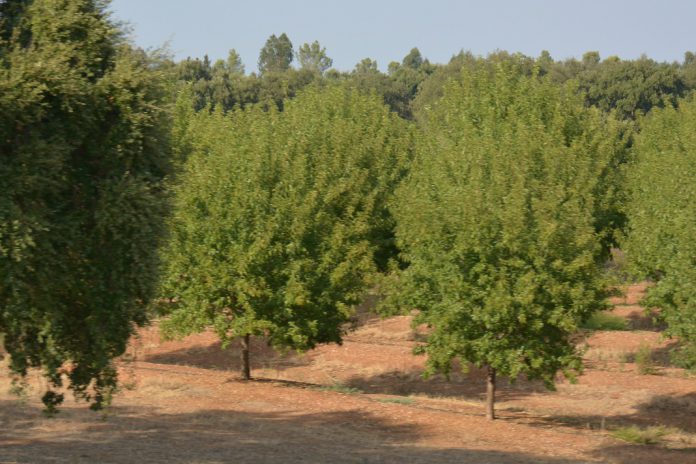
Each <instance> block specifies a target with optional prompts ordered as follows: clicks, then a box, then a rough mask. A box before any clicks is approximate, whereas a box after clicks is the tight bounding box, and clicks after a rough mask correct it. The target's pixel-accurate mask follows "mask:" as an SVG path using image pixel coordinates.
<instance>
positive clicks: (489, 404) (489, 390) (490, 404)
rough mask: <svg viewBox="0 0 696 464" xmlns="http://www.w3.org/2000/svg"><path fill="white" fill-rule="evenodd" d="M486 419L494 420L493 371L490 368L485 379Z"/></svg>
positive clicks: (489, 367)
mask: <svg viewBox="0 0 696 464" xmlns="http://www.w3.org/2000/svg"><path fill="white" fill-rule="evenodd" d="M486 419H488V420H493V419H495V369H494V368H493V367H491V366H488V378H487V379H486Z"/></svg>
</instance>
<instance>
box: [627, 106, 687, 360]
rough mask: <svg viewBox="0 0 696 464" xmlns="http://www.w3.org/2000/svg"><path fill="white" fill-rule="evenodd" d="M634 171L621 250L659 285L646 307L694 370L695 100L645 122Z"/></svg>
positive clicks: (652, 290)
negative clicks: (678, 343)
mask: <svg viewBox="0 0 696 464" xmlns="http://www.w3.org/2000/svg"><path fill="white" fill-rule="evenodd" d="M641 123H642V129H641V132H640V135H639V136H638V137H637V142H636V148H635V152H636V157H637V159H636V162H635V164H634V165H632V166H631V167H630V170H629V174H628V185H629V190H630V200H629V202H628V205H627V208H626V210H627V214H628V231H627V237H626V239H625V240H624V242H623V244H622V246H623V248H624V249H625V250H626V253H627V256H628V258H629V260H630V261H631V263H632V265H633V267H634V269H635V270H636V271H637V272H638V273H640V274H642V275H644V276H646V277H650V278H652V279H653V280H654V281H655V285H654V286H653V287H651V288H650V289H649V290H648V296H647V304H648V305H649V306H653V307H659V308H660V309H661V311H660V317H661V318H663V320H664V321H665V322H667V331H666V332H667V334H668V335H670V336H674V337H678V338H679V339H680V340H681V342H682V346H681V349H680V351H678V352H677V353H675V354H676V355H677V358H681V359H679V360H680V361H681V362H682V363H683V364H684V365H686V366H687V367H694V366H696V242H695V241H694V237H695V236H696V135H695V132H694V127H696V99H694V97H693V96H692V97H690V98H689V99H687V100H682V101H681V102H680V103H679V107H678V108H677V109H674V108H671V107H667V108H664V109H654V110H653V111H652V112H651V114H650V115H649V116H648V117H646V118H645V119H644V120H642V121H641Z"/></svg>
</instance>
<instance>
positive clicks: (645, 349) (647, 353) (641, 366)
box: [635, 345, 657, 375]
mask: <svg viewBox="0 0 696 464" xmlns="http://www.w3.org/2000/svg"><path fill="white" fill-rule="evenodd" d="M635 361H636V366H638V373H639V374H642V375H654V374H656V373H657V369H655V360H654V359H653V355H652V349H651V348H650V347H649V346H648V345H641V347H640V348H639V349H638V351H637V352H636V358H635Z"/></svg>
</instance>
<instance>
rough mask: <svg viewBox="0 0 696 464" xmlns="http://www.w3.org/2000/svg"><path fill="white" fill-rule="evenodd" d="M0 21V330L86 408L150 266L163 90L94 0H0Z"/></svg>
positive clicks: (96, 398) (112, 380)
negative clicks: (65, 384) (81, 399)
mask: <svg viewBox="0 0 696 464" xmlns="http://www.w3.org/2000/svg"><path fill="white" fill-rule="evenodd" d="M0 21H1V22H2V26H1V27H0V31H1V32H0V34H1V36H0V185H2V191H1V192H0V332H1V333H4V336H5V339H4V344H5V348H6V349H7V350H8V352H9V354H10V356H11V361H10V368H11V370H12V372H13V373H14V374H16V375H17V376H18V377H19V378H21V377H22V376H25V375H26V374H27V371H28V369H29V368H32V367H40V368H41V369H42V370H43V373H44V375H45V376H46V378H47V379H48V381H49V383H50V385H51V386H52V387H58V386H61V385H62V383H63V381H64V376H67V378H68V380H69V387H70V388H71V389H72V390H73V391H74V392H75V394H76V395H78V396H82V397H85V398H86V399H91V400H93V402H94V404H93V406H94V407H96V408H99V407H101V406H102V405H103V404H104V403H105V402H106V401H108V399H109V396H110V394H111V392H112V391H113V389H114V388H115V386H116V370H115V368H114V366H113V364H112V362H113V361H112V360H113V358H114V357H116V356H118V355H120V354H122V353H123V352H124V350H125V348H126V344H127V343H128V340H129V338H130V336H131V335H132V333H133V328H134V325H136V324H142V323H144V322H145V320H146V312H145V308H146V306H147V305H148V302H149V300H150V298H151V296H152V292H153V288H154V284H155V280H156V277H157V259H156V253H157V245H158V242H159V237H160V235H161V229H162V222H161V220H162V217H164V216H165V215H166V201H165V195H164V194H163V189H162V185H161V182H162V179H163V178H164V176H165V175H166V174H167V172H168V170H169V156H168V147H167V143H166V141H167V137H168V136H167V132H168V123H167V114H166V111H165V108H164V107H163V106H162V102H163V99H164V98H165V96H166V94H167V92H168V89H167V87H166V85H165V83H164V80H163V75H162V72H161V71H159V70H158V67H157V65H156V63H154V62H153V61H152V60H151V59H150V58H148V57H147V56H146V55H145V54H144V53H142V52H139V51H137V50H133V49H131V48H130V47H129V45H128V44H127V43H126V42H124V41H123V39H122V37H121V32H120V30H119V29H118V28H116V27H115V26H114V25H113V24H112V23H111V22H110V21H109V19H108V15H107V13H106V11H105V10H104V7H103V6H102V3H101V2H95V1H89V0H35V1H33V2H2V3H0ZM66 363H68V364H66ZM91 387H93V391H91V390H90V388H91ZM43 399H44V403H45V404H46V406H47V407H48V408H49V409H51V408H54V407H55V406H56V405H57V404H59V403H60V402H61V401H62V399H63V397H62V395H59V394H56V393H54V392H53V391H48V392H47V393H46V394H45V395H44V398H43Z"/></svg>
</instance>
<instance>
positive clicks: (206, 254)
mask: <svg viewBox="0 0 696 464" xmlns="http://www.w3.org/2000/svg"><path fill="white" fill-rule="evenodd" d="M293 56H294V54H293V52H292V45H291V44H290V41H289V39H288V38H287V37H286V36H285V35H281V36H280V37H271V38H270V39H269V42H268V43H267V44H266V47H264V50H263V51H262V53H261V57H260V61H259V69H260V74H259V75H255V74H254V75H251V76H247V75H246V74H245V73H244V68H243V66H242V63H241V60H240V59H239V56H238V55H237V54H236V53H231V54H230V57H229V59H228V60H226V61H220V62H217V63H215V64H213V65H210V63H209V62H207V60H203V61H200V60H185V61H184V62H182V63H178V64H174V63H171V62H168V61H167V60H159V61H158V60H154V59H153V57H151V56H147V55H146V54H144V53H142V52H139V51H137V50H134V49H133V48H132V47H131V46H130V45H129V44H128V43H126V42H125V41H124V40H123V38H122V36H121V33H120V31H119V29H118V28H117V27H115V26H114V25H113V23H112V22H111V21H110V20H109V18H108V12H107V11H106V10H105V9H104V6H103V2H101V1H93V0H33V1H28V0H8V1H4V2H0V89H1V90H2V91H1V92H0V109H2V111H1V112H0V123H1V124H0V134H1V135H2V137H0V161H1V162H0V179H1V180H2V186H3V189H2V192H0V332H1V333H2V335H3V337H4V346H5V349H6V350H7V351H8V352H9V354H10V357H11V360H10V368H11V370H12V371H13V372H14V373H15V374H16V375H17V378H18V379H19V381H21V379H22V378H23V377H25V376H26V374H27V372H28V369H30V368H34V367H36V368H42V369H43V370H44V374H45V375H46V377H47V378H48V379H49V381H50V382H51V385H52V389H51V390H49V391H48V392H47V393H46V395H45V396H44V402H45V403H46V405H47V407H49V408H55V406H56V405H57V404H59V403H60V402H61V401H62V399H63V398H62V395H60V394H58V393H55V392H54V391H53V389H54V387H60V386H62V384H63V382H64V380H65V379H66V378H67V380H68V381H69V385H68V386H69V387H70V388H71V389H73V391H75V393H77V394H78V396H83V397H85V398H87V399H90V400H92V401H93V405H94V407H97V408H98V407H101V406H102V405H103V404H105V403H106V402H108V400H109V396H110V395H111V393H112V392H113V391H114V389H115V388H116V385H117V375H116V368H115V367H114V364H113V360H114V359H115V358H116V357H118V356H119V355H121V354H122V353H123V352H124V350H125V348H126V345H127V342H128V339H129V337H130V336H131V335H132V333H133V331H134V330H135V327H136V326H137V325H142V324H144V323H145V322H147V319H148V316H149V314H150V313H149V311H148V310H149V308H150V307H151V302H152V301H153V299H154V298H155V297H156V296H157V297H159V298H157V299H156V300H155V301H158V302H159V303H160V304H159V305H158V307H159V311H160V314H164V315H166V316H167V319H166V320H165V322H164V323H163V328H164V329H165V331H167V332H168V333H169V334H170V335H173V336H176V335H183V334H187V333H191V332H195V331H200V330H204V329H206V328H208V327H212V328H214V330H215V331H216V333H217V334H218V336H219V337H220V338H221V339H222V340H223V342H225V343H229V342H230V341H231V340H233V339H234V338H239V339H241V340H242V344H243V345H242V346H243V350H242V353H243V366H244V369H243V376H244V377H246V378H249V377H250V375H251V373H250V367H249V352H248V345H249V344H248V340H249V337H250V336H252V335H262V336H264V337H267V339H268V341H269V343H270V344H272V345H273V346H275V347H278V348H292V349H296V350H306V349H310V348H312V347H314V346H315V345H316V344H318V343H326V342H340V341H341V337H342V335H343V330H344V327H345V324H344V323H345V322H346V321H347V320H348V317H349V316H350V314H351V308H352V306H353V305H355V304H356V303H357V302H359V301H360V299H361V298H362V297H363V295H364V294H365V293H366V292H367V291H369V290H371V289H376V288H377V289H379V290H380V291H381V293H382V294H383V296H384V299H383V302H382V311H383V312H384V313H385V314H388V313H392V312H398V311H411V310H412V309H413V308H417V309H418V315H417V317H416V319H415V323H425V324H427V325H428V326H430V327H431V331H430V333H429V335H428V338H427V340H426V341H425V342H424V343H422V344H421V345H420V347H419V348H418V351H419V352H421V353H424V354H426V355H427V356H428V366H429V372H431V373H432V372H444V373H447V372H449V370H450V369H451V368H452V363H453V361H455V360H458V361H459V364H460V365H461V366H466V365H468V364H469V363H473V364H475V365H478V366H481V367H485V368H487V369H488V372H489V376H488V378H489V381H488V391H489V403H488V404H489V406H488V416H489V417H490V418H493V417H494V411H493V400H494V393H495V379H496V376H497V375H504V376H506V377H508V378H511V379H514V378H516V377H517V376H519V375H526V376H527V377H530V378H537V379H541V380H543V381H544V382H545V383H546V384H547V386H549V387H553V380H554V377H555V375H556V374H557V373H558V372H559V371H561V372H563V373H564V374H565V375H566V376H568V377H571V378H572V377H573V376H574V375H576V374H577V373H578V372H579V371H580V370H581V367H582V364H581V362H580V361H581V360H580V354H579V353H578V352H577V349H576V347H575V346H574V344H573V343H572V342H571V336H572V335H573V333H575V332H576V331H577V329H578V327H579V325H580V324H582V322H583V321H584V320H586V319H587V318H588V317H589V316H590V315H591V314H592V313H593V312H595V311H597V310H598V309H602V308H604V307H605V297H606V290H607V285H606V281H605V279H604V278H603V274H602V264H603V263H604V262H605V260H606V259H607V256H608V253H607V252H608V248H609V245H611V244H615V243H616V241H617V238H620V237H625V238H623V239H622V244H624V246H625V248H626V249H627V250H628V253H629V257H631V258H632V259H633V260H634V263H635V268H636V269H637V270H638V271H640V272H641V273H643V274H645V275H649V276H651V277H652V278H654V279H655V280H656V281H657V282H658V284H657V285H656V286H655V287H654V289H653V290H652V291H651V294H650V295H651V298H652V300H651V301H653V302H655V304H659V305H660V306H661V307H662V308H663V313H662V314H663V315H664V318H665V320H666V321H667V322H668V324H669V326H670V334H672V335H675V336H678V337H680V339H682V340H683V342H684V343H685V345H684V347H685V349H683V350H682V356H684V357H685V359H687V360H693V359H694V357H693V353H694V351H696V350H694V348H693V346H695V344H696V332H694V330H695V329H694V322H693V321H694V314H696V309H695V307H694V298H693V294H694V285H695V284H696V276H695V273H696V262H695V261H694V260H695V258H694V256H695V254H694V253H695V251H694V248H693V247H694V245H693V243H692V241H691V240H690V238H691V237H692V236H693V232H694V230H696V224H695V222H696V211H695V206H694V205H695V204H696V203H695V202H694V199H695V198H694V196H695V195H696V194H695V193H694V189H693V186H694V185H696V182H694V181H695V180H696V168H694V166H696V164H694V161H695V160H694V159H693V158H694V153H696V145H695V144H696V140H695V139H694V135H693V130H691V129H692V128H693V126H694V122H695V120H694V112H695V111H696V105H695V104H694V100H693V99H689V100H682V99H681V98H680V97H681V96H682V94H683V93H685V92H686V91H687V90H688V89H689V88H690V87H689V85H691V84H686V83H688V82H689V81H688V78H687V76H688V72H687V71H688V70H689V69H691V68H689V66H692V65H693V60H691V61H689V60H686V61H685V63H684V64H683V65H662V64H658V63H654V62H652V61H650V60H647V59H646V60H637V61H629V62H623V61H621V60H612V59H607V60H604V61H600V60H599V57H598V56H597V55H596V54H588V55H586V56H585V57H584V58H583V60H582V62H576V61H572V60H571V61H566V62H563V63H556V62H554V61H553V60H551V59H550V57H548V56H547V55H543V54H542V56H541V57H540V58H539V59H530V58H527V57H524V56H521V55H508V54H505V53H497V54H494V55H491V56H489V57H487V58H485V59H483V58H477V57H473V56H471V55H469V54H465V53H463V54H460V55H458V56H457V57H455V58H454V59H453V60H452V61H451V62H450V63H449V64H448V65H445V66H435V65H431V64H430V63H428V62H427V60H425V59H423V58H422V56H421V55H420V53H419V52H418V50H417V49H414V50H412V52H411V53H409V54H408V55H407V56H406V57H405V58H404V59H403V61H402V62H401V63H396V64H394V65H391V66H390V69H389V73H388V74H386V75H385V74H383V73H381V72H380V71H379V70H378V69H377V65H376V63H375V62H374V61H372V60H369V59H365V60H363V61H362V62H361V63H359V64H358V66H356V69H355V70H354V71H353V72H351V73H347V74H341V73H337V72H335V73H331V72H324V71H325V70H326V68H327V67H328V66H330V62H329V60H328V58H327V57H326V54H325V51H324V50H323V49H322V47H321V46H320V45H319V44H318V43H314V44H307V45H306V46H303V47H301V48H300V52H299V53H298V58H299V60H300V62H301V63H302V69H300V70H295V69H292V68H291V67H290V63H291V62H292V59H293ZM576 65H577V66H576ZM576 68H577V70H576V71H573V70H575V69H576ZM641 69H644V70H647V71H645V72H644V73H642V74H641V72H642V71H640V72H639V70H641ZM172 70H174V71H176V72H175V73H173V72H172ZM569 70H570V71H569ZM565 71H568V72H567V73H566V74H563V73H564V72H565ZM571 71H572V72H571ZM634 71H635V72H634ZM670 73H673V74H670ZM173 76H178V77H173ZM292 76H294V77H292ZM607 76H608V77H607ZM290 77H292V78H293V79H295V78H296V79H297V82H298V84H297V86H296V87H293V88H292V91H291V90H290V87H289V86H288V85H287V84H288V82H289V79H290ZM570 77H572V79H571V78H570ZM673 78H674V79H676V80H674V79H673ZM593 79H594V80H593ZM177 80H178V82H177ZM181 81H186V82H184V83H182V82H181ZM675 82H676V84H675ZM250 83H251V84H250ZM252 84H253V85H252ZM245 86H246V87H245ZM264 86H266V87H264ZM264 88H265V89H267V90H268V95H269V98H265V97H263V98H262V97H260V95H261V93H259V90H258V89H264ZM278 88H280V89H284V90H282V91H278V92H276V90H277V89H278ZM245 89H246V90H245ZM300 89H303V90H302V91H301V92H300ZM394 89H398V91H397V90H394ZM593 89H594V90H593ZM177 92H178V93H179V94H180V97H179V100H178V102H177V104H176V105H170V104H169V103H170V102H171V101H172V95H173V94H174V93H177ZM295 92H298V96H297V98H290V97H292V96H293V95H294V94H295ZM385 103H386V105H385ZM654 107H658V108H657V109H653V108H654ZM661 107H662V108H663V109H660V108H661ZM651 109H652V111H651V113H650V115H649V116H647V117H643V116H642V114H643V113H644V112H647V111H649V110H651ZM400 116H401V117H400ZM413 118H415V119H416V121H417V124H414V123H413V122H410V121H408V119H413ZM636 134H638V135H637V136H636ZM633 158H635V160H634V159H633ZM170 174H173V175H171V176H170ZM675 180H679V182H675ZM625 186H628V188H625ZM165 231H167V232H166V242H165V243H164V246H162V247H160V246H159V245H160V242H161V241H162V239H163V237H165ZM158 248H161V252H159V253H158ZM163 302H168V303H166V304H162V303H163Z"/></svg>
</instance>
